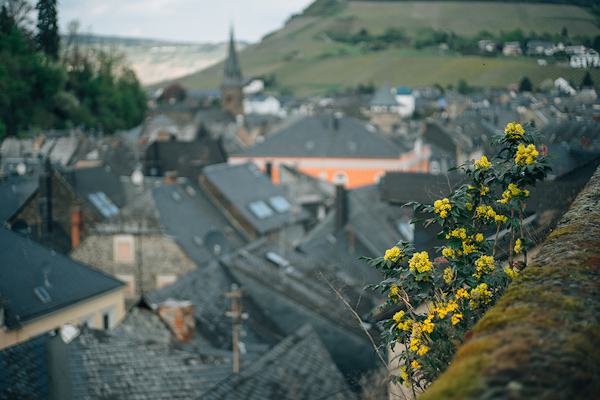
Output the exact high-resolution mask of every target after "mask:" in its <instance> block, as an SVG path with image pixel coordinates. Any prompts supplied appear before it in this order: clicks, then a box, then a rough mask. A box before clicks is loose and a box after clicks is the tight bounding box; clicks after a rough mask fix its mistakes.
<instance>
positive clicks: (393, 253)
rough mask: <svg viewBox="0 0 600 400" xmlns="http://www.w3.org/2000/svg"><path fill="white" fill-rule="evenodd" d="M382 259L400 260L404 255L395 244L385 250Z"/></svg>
mask: <svg viewBox="0 0 600 400" xmlns="http://www.w3.org/2000/svg"><path fill="white" fill-rule="evenodd" d="M383 259H384V260H387V261H396V260H397V261H398V262H400V261H402V260H403V259H404V256H403V255H402V252H401V251H400V249H399V248H398V247H396V246H394V247H392V248H391V249H388V250H386V251H385V256H384V257H383Z"/></svg>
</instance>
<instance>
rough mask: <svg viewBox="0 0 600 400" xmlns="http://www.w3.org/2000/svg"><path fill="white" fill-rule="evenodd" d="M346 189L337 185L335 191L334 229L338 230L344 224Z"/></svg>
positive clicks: (339, 184)
mask: <svg viewBox="0 0 600 400" xmlns="http://www.w3.org/2000/svg"><path fill="white" fill-rule="evenodd" d="M346 214H347V210H346V189H345V188H344V184H343V183H338V184H337V186H336V190H335V229H336V230H340V229H342V228H343V227H344V225H345V224H346Z"/></svg>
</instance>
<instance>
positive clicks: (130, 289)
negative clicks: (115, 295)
mask: <svg viewBox="0 0 600 400" xmlns="http://www.w3.org/2000/svg"><path fill="white" fill-rule="evenodd" d="M116 276H117V279H119V280H121V281H123V282H125V283H126V284H127V285H126V286H125V287H124V288H123V296H125V298H126V299H130V298H132V297H135V278H134V276H133V275H129V274H117V275H116Z"/></svg>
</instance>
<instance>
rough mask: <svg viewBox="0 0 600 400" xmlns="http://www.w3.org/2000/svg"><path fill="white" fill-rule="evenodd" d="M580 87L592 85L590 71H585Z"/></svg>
mask: <svg viewBox="0 0 600 400" xmlns="http://www.w3.org/2000/svg"><path fill="white" fill-rule="evenodd" d="M580 87H581V88H584V87H594V81H593V80H592V76H591V75H590V71H586V73H585V75H584V76H583V80H582V81H581V86H580Z"/></svg>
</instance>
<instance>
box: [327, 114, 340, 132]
mask: <svg viewBox="0 0 600 400" xmlns="http://www.w3.org/2000/svg"><path fill="white" fill-rule="evenodd" d="M338 124H339V119H338V117H337V116H336V115H335V114H331V115H330V117H329V130H330V131H337V130H338Z"/></svg>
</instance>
